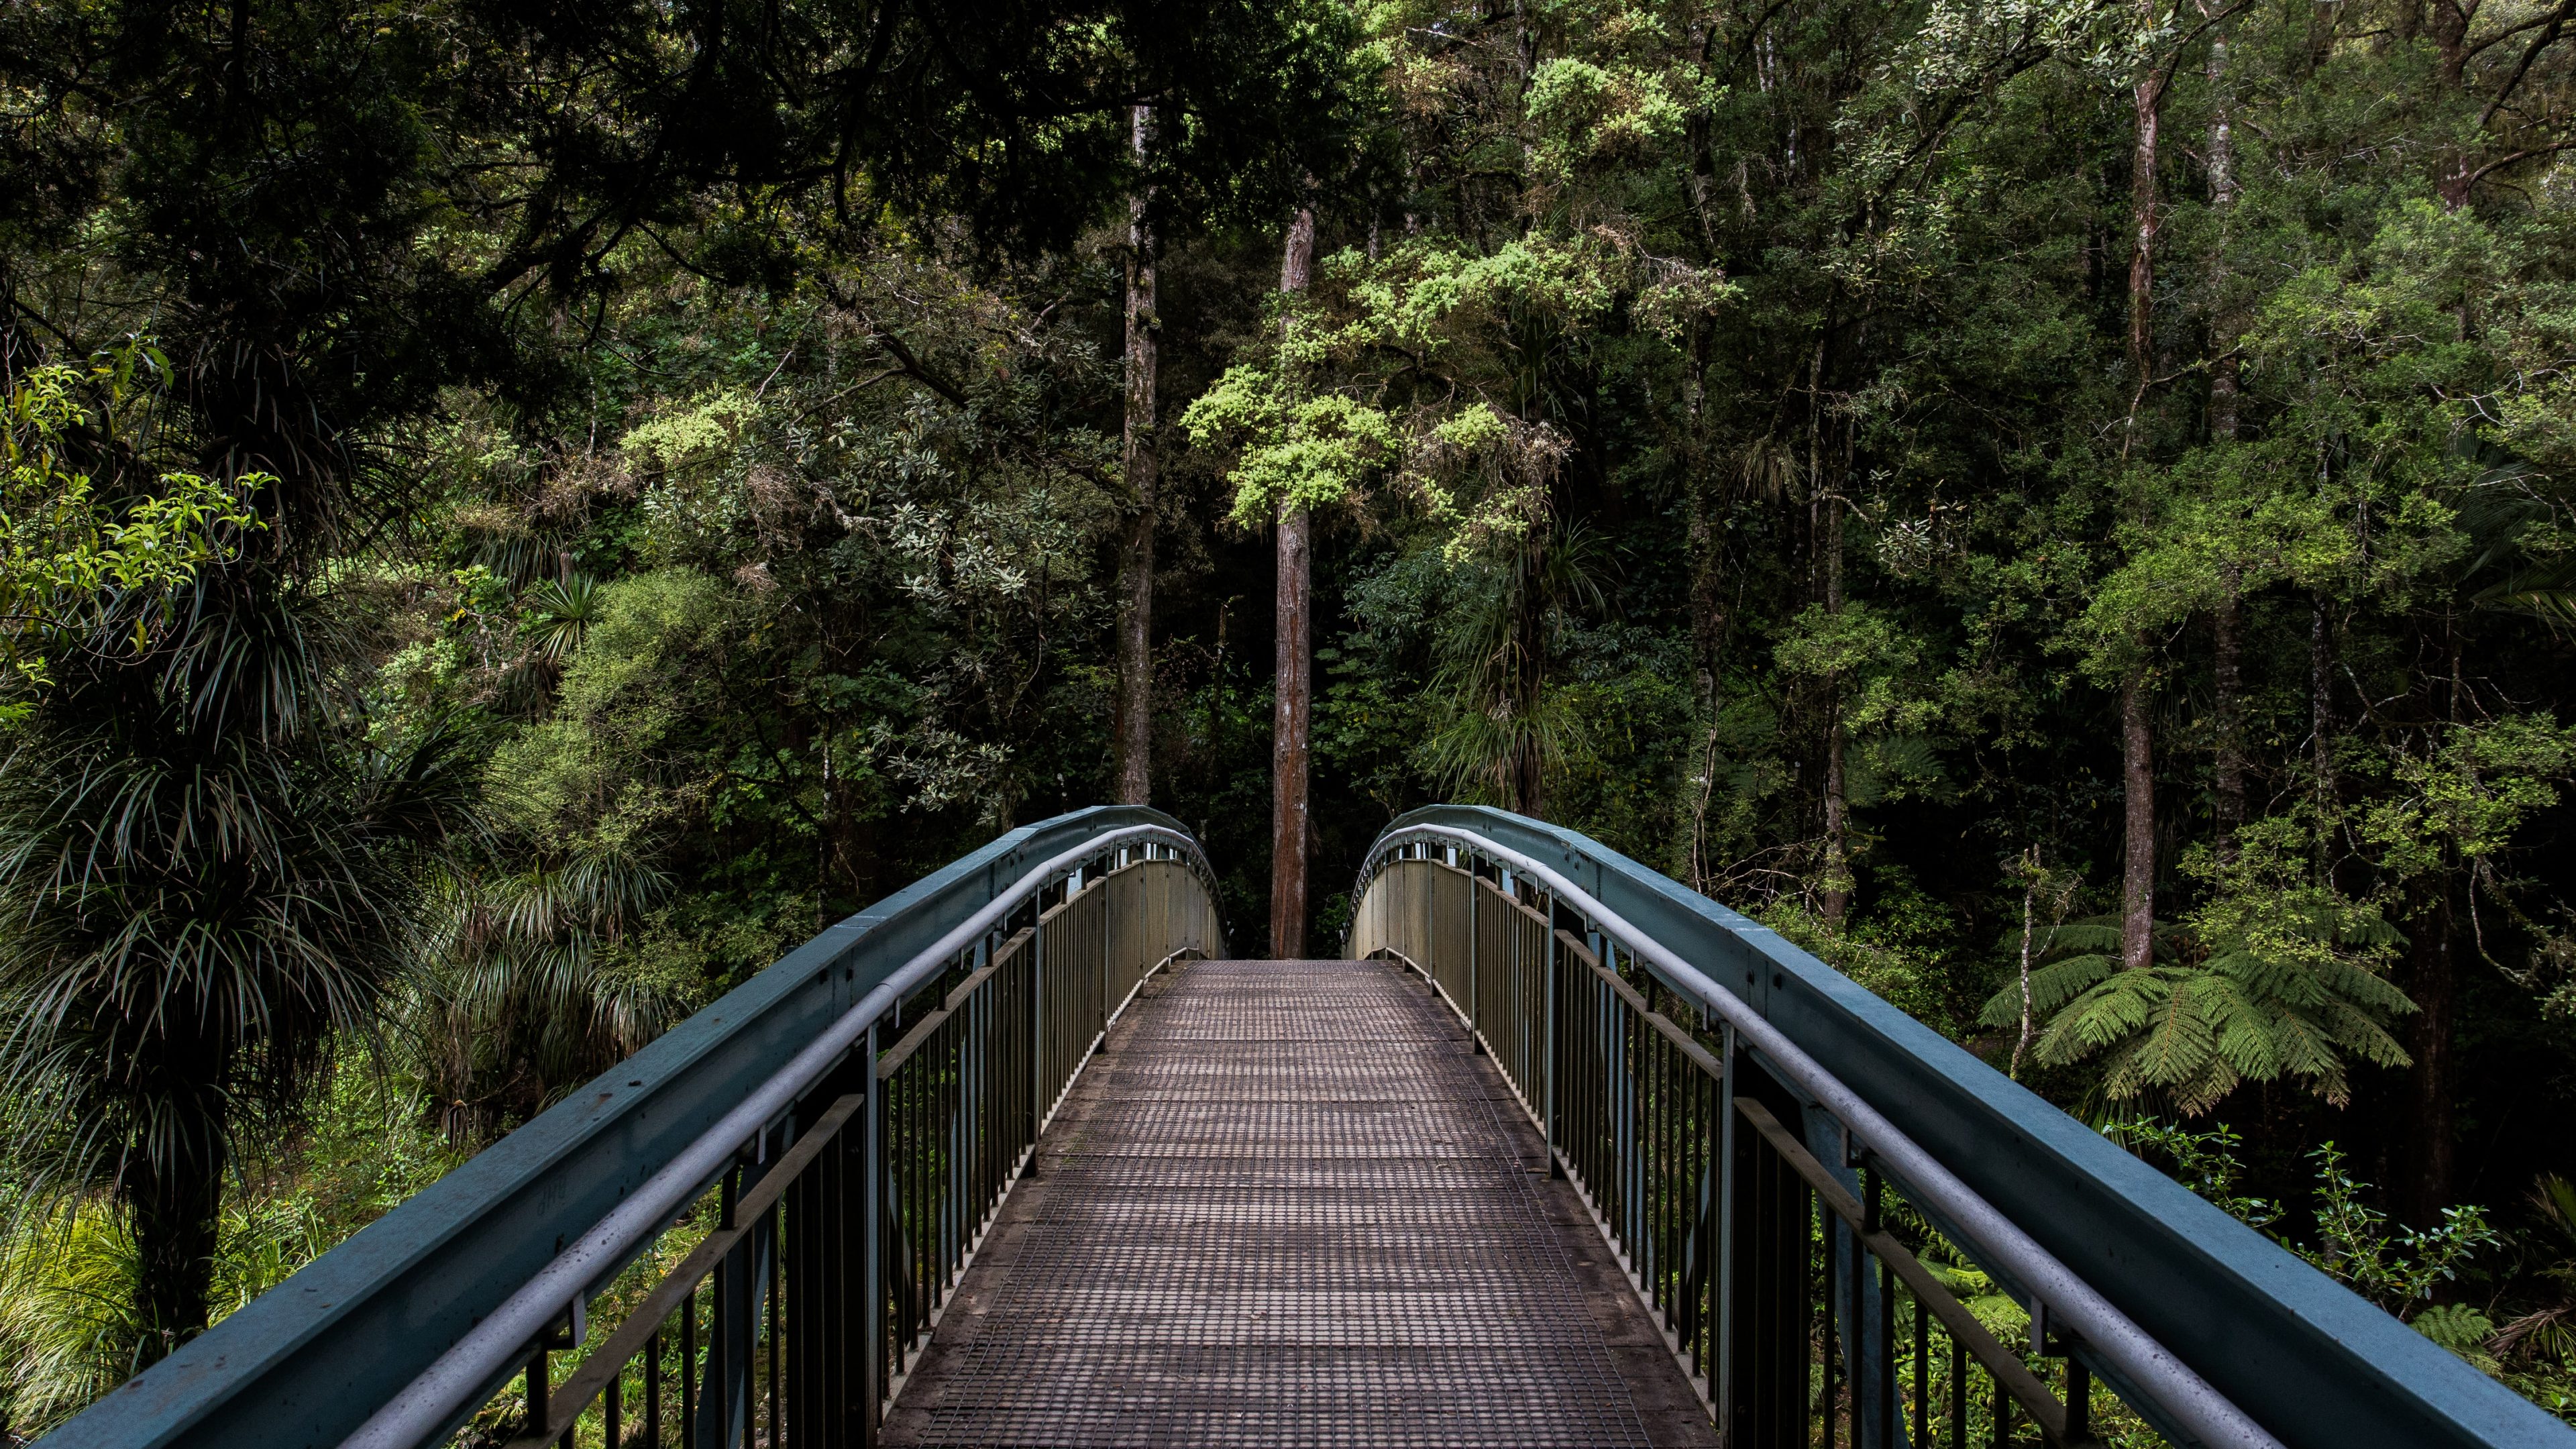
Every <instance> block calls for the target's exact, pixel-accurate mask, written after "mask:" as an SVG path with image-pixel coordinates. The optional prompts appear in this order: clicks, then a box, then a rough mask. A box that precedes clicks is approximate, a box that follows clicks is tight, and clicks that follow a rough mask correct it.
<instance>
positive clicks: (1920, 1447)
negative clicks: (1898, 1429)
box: [1913, 1293, 1932, 1449]
mask: <svg viewBox="0 0 2576 1449" xmlns="http://www.w3.org/2000/svg"><path fill="white" fill-rule="evenodd" d="M1913 1298H1914V1449H1924V1446H1925V1445H1926V1444H1928V1443H1930V1442H1931V1440H1930V1437H1929V1436H1930V1434H1931V1432H1932V1430H1931V1417H1930V1416H1931V1412H1932V1363H1931V1353H1932V1326H1931V1325H1930V1324H1928V1323H1926V1322H1925V1321H1924V1319H1925V1318H1926V1317H1927V1316H1928V1315H1926V1314H1925V1313H1924V1311H1923V1295H1922V1294H1920V1293H1917V1294H1915V1295H1913Z"/></svg>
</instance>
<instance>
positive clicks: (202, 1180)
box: [126, 1162, 224, 1366]
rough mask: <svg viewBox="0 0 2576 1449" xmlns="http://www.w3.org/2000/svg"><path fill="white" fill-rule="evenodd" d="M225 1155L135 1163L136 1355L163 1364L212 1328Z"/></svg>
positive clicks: (131, 1195)
mask: <svg viewBox="0 0 2576 1449" xmlns="http://www.w3.org/2000/svg"><path fill="white" fill-rule="evenodd" d="M223 1180H224V1168H223V1164H222V1163H220V1162H210V1163H199V1162H181V1163H162V1164H152V1163H148V1162H147V1163H145V1164H142V1165H140V1166H138V1167H136V1168H134V1169H130V1170H129V1175H128V1179H127V1182H128V1186H127V1193H128V1197H127V1199H126V1200H127V1203H128V1205H129V1207H130V1209H131V1211H132V1212H133V1215H134V1218H133V1221H134V1248H135V1256H136V1257H137V1258H138V1259H139V1260H140V1261H139V1262H138V1263H137V1264H136V1268H137V1273H136V1281H135V1304H134V1306H135V1311H136V1316H137V1318H138V1320H139V1324H140V1327H141V1328H142V1330H143V1339H142V1342H141V1343H140V1344H139V1345H137V1348H136V1359H137V1361H138V1366H140V1365H141V1364H151V1363H157V1362H159V1361H160V1360H162V1359H164V1358H167V1357H168V1356H169V1354H170V1351H171V1350H172V1349H174V1348H177V1347H178V1346H179V1345H180V1344H183V1343H185V1342H187V1341H188V1340H189V1339H191V1338H194V1337H196V1336H197V1334H198V1333H200V1332H202V1331H204V1329H205V1327H206V1320H207V1318H208V1317H209V1313H210V1306H211V1300H212V1297H213V1288H214V1274H215V1227H216V1223H217V1221H218V1220H219V1218H220V1216H221V1212H222V1207H223Z"/></svg>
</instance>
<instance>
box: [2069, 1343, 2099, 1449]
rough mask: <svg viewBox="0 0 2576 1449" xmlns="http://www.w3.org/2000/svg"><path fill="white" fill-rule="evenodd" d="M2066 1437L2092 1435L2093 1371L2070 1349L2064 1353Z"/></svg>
mask: <svg viewBox="0 0 2576 1449" xmlns="http://www.w3.org/2000/svg"><path fill="white" fill-rule="evenodd" d="M2066 1437H2067V1439H2068V1441H2070V1442H2073V1441H2077V1440H2083V1439H2090V1438H2092V1437H2093V1371H2092V1370H2091V1369H2088V1368H2086V1367H2085V1366H2084V1363H2083V1361H2082V1360H2081V1359H2078V1358H2077V1357H2076V1356H2075V1355H2074V1353H2073V1352H2072V1351H2069V1352H2068V1353H2067V1355H2066Z"/></svg>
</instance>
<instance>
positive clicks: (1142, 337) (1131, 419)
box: [1114, 106, 1159, 805]
mask: <svg viewBox="0 0 2576 1449" xmlns="http://www.w3.org/2000/svg"><path fill="white" fill-rule="evenodd" d="M1133 120H1134V126H1135V138H1134V144H1135V148H1136V163H1137V166H1138V167H1139V169H1141V168H1142V167H1143V166H1144V163H1145V152H1146V147H1147V146H1148V145H1149V144H1151V140H1152V132H1153V124H1154V109H1153V107H1151V106H1138V107H1136V108H1135V113H1134V117H1133ZM1147 199H1148V198H1147V194H1146V193H1145V192H1144V191H1143V190H1141V189H1140V190H1139V191H1138V192H1137V194H1136V195H1135V197H1134V198H1133V199H1132V200H1130V201H1129V203H1128V208H1127V428H1126V449H1125V456H1126V467H1127V486H1128V488H1129V489H1130V490H1131V492H1132V494H1133V497H1132V498H1131V499H1130V500H1129V507H1130V508H1131V509H1132V510H1133V511H1132V512H1131V513H1130V514H1129V516H1128V519H1127V538H1126V543H1125V547H1124V549H1123V550H1122V551H1121V552H1120V554H1119V559H1118V599H1119V611H1118V712H1117V713H1118V719H1117V732H1116V740H1115V746H1114V748H1115V752H1116V756H1117V758H1116V762H1115V763H1116V766H1117V776H1118V781H1117V789H1118V800H1119V803H1121V804H1125V805H1142V804H1145V803H1146V802H1147V801H1148V800H1149V799H1150V798H1151V797H1152V793H1153V752H1154V521H1155V518H1154V502H1155V489H1156V484H1157V483H1158V482H1159V478H1158V476H1157V470H1158V460H1157V457H1156V454H1155V449H1154V363H1155V354H1154V333H1155V329H1156V320H1155V315H1154V235H1153V232H1152V230H1151V229H1150V228H1149V227H1147V225H1146V224H1145V206H1146V202H1147Z"/></svg>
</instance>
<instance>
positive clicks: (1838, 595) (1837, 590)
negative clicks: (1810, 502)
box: [1824, 497, 1852, 930]
mask: <svg viewBox="0 0 2576 1449" xmlns="http://www.w3.org/2000/svg"><path fill="white" fill-rule="evenodd" d="M1842 611H1843V502H1842V499H1841V498H1839V497H1837V498H1834V499H1831V500H1829V501H1828V502H1827V503H1826V504H1825V613H1826V614H1828V615H1838V614H1840V613H1842ZM1842 695H1843V681H1842V676H1841V675H1840V674H1832V675H1828V676H1826V678H1825V889H1824V906H1825V924H1827V925H1829V926H1832V927H1833V928H1834V929H1836V930H1840V929H1842V924H1843V918H1844V917H1845V916H1847V915H1849V914H1850V913H1851V896H1852V875H1851V800H1850V796H1849V794H1848V793H1847V791H1846V787H1845V780H1844V771H1843V754H1844V748H1845V745H1846V743H1847V732H1846V731H1845V730H1844V728H1843V698H1842Z"/></svg>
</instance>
